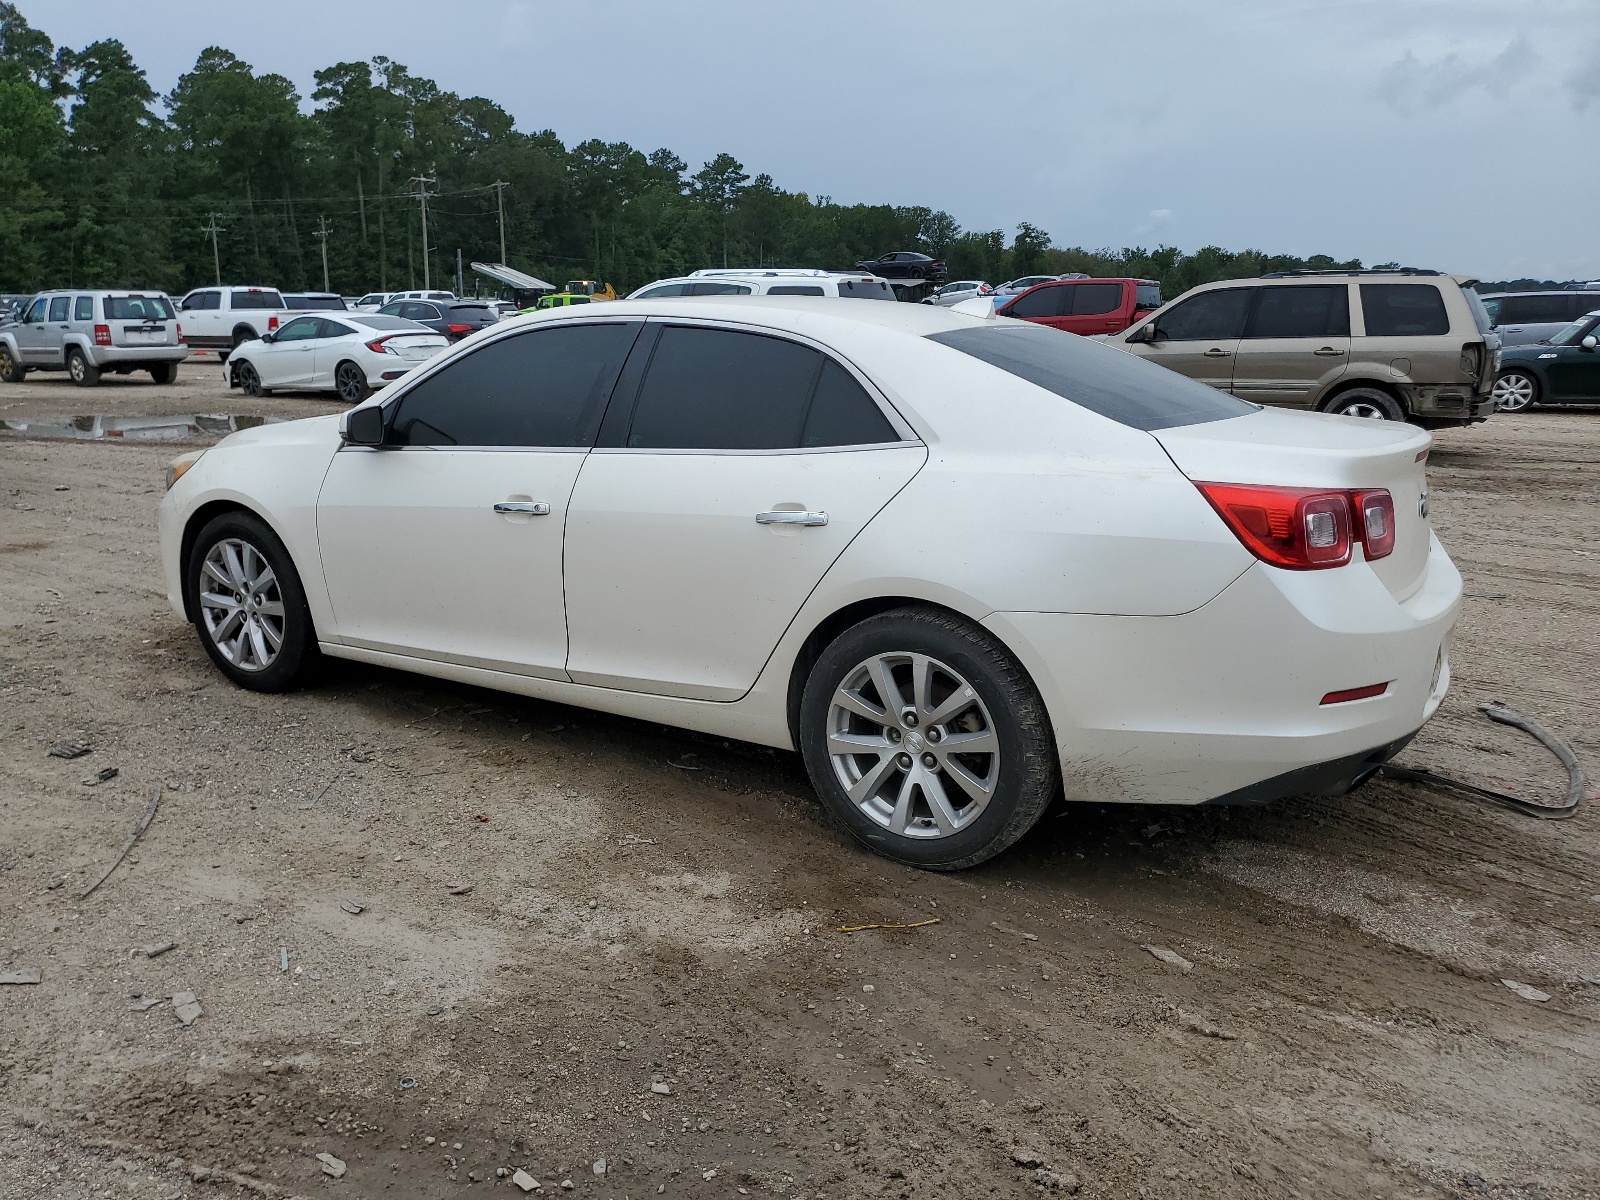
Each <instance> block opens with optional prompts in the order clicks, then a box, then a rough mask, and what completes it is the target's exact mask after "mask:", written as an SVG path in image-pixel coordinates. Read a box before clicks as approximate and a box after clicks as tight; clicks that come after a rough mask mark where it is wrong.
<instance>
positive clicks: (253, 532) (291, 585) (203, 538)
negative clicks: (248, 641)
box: [183, 510, 322, 692]
mask: <svg viewBox="0 0 1600 1200" xmlns="http://www.w3.org/2000/svg"><path fill="white" fill-rule="evenodd" d="M223 542H239V543H244V544H245V545H246V546H248V547H249V548H251V549H252V550H254V551H255V553H256V554H257V555H258V556H259V557H260V559H261V560H264V561H265V562H266V564H267V566H269V567H270V568H271V569H272V575H273V577H274V579H275V588H274V589H269V590H264V591H263V592H262V593H261V595H266V596H268V597H269V600H270V598H271V597H273V596H275V597H276V600H275V603H277V604H278V605H281V608H282V616H281V627H280V633H279V636H280V641H279V645H278V647H277V650H276V656H275V657H273V658H272V659H271V661H270V662H268V663H266V664H265V665H260V666H254V667H252V666H250V665H249V664H248V663H245V664H244V665H241V664H240V663H238V662H235V661H232V660H231V659H230V656H229V654H228V653H227V652H225V651H224V650H223V649H222V648H221V647H220V646H219V644H218V637H217V635H218V634H219V633H220V634H222V635H223V636H222V638H221V640H222V641H224V642H226V641H229V640H230V639H229V638H228V636H227V634H228V633H229V629H230V627H228V626H227V625H226V624H220V625H219V626H218V628H217V629H216V630H215V631H213V628H212V624H211V619H210V615H209V614H208V610H207V607H206V606H205V605H204V604H203V603H202V601H201V599H200V596H201V583H202V580H205V581H206V583H207V588H208V590H209V589H210V588H214V587H215V588H220V587H221V586H222V585H220V584H219V583H218V582H217V581H216V580H215V579H212V578H211V577H209V576H208V575H205V574H204V571H205V563H206V556H207V555H209V554H210V553H211V551H212V548H213V547H215V546H217V545H218V544H219V543H223ZM183 586H184V594H185V595H186V597H187V598H188V605H189V611H190V612H191V613H193V614H194V625H195V632H196V633H198V634H199V636H200V644H201V645H202V646H204V647H205V651H206V653H207V654H208V655H210V656H211V661H212V662H213V663H215V664H216V666H217V669H218V670H219V671H221V672H222V673H223V674H224V675H226V676H227V677H228V678H229V679H230V680H232V681H233V682H234V683H236V684H238V685H239V686H240V687H243V688H249V689H250V690H251V691H256V692H283V691H288V690H289V689H291V688H293V687H296V686H297V685H299V684H301V683H304V682H305V681H306V680H307V679H309V678H310V676H311V675H312V673H313V672H314V671H315V670H316V668H317V667H318V666H319V665H320V664H321V659H322V655H321V652H320V651H318V649H317V636H316V630H315V628H314V627H313V626H312V623H311V609H310V608H309V607H308V606H307V605H306V594H305V589H304V588H303V587H302V586H301V583H300V573H299V572H298V571H296V570H295V566H294V560H293V559H291V558H290V557H289V551H288V550H286V549H285V548H284V545H283V543H282V542H281V541H279V540H278V536H277V534H275V533H273V532H272V530H271V529H269V528H267V525H266V523H265V522H263V521H262V520H261V519H260V518H259V517H256V516H255V515H254V514H252V513H248V512H244V511H242V510H235V511H233V512H227V513H223V514H222V515H221V516H219V517H214V518H213V519H212V520H211V521H210V522H208V523H207V524H206V526H205V528H204V529H202V530H201V531H200V536H199V537H197V538H195V541H194V549H193V550H192V551H190V554H189V560H188V561H187V562H186V563H184V565H183ZM213 594H219V593H213ZM257 598H259V597H257ZM263 612H265V610H263ZM232 628H235V629H236V628H238V626H234V627H232ZM266 644H267V645H268V647H269V649H270V642H267V643H266Z"/></svg>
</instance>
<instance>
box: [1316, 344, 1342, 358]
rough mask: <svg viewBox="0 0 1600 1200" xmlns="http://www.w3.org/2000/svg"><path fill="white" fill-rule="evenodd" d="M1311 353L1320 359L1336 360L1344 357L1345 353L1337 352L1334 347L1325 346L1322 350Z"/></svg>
mask: <svg viewBox="0 0 1600 1200" xmlns="http://www.w3.org/2000/svg"><path fill="white" fill-rule="evenodd" d="M1311 353H1313V354H1315V355H1316V356H1317V357H1318V358H1336V357H1340V356H1342V355H1343V354H1344V351H1343V350H1335V349H1334V348H1333V347H1332V346H1324V347H1323V348H1322V349H1321V350H1313V351H1312V352H1311Z"/></svg>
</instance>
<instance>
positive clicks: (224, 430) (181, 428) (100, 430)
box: [0, 413, 285, 442]
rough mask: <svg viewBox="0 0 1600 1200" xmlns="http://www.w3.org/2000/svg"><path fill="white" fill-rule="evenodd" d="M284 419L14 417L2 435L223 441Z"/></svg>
mask: <svg viewBox="0 0 1600 1200" xmlns="http://www.w3.org/2000/svg"><path fill="white" fill-rule="evenodd" d="M284 419H285V418H283V417H263V416H258V415H255V414H253V413H190V414H185V415H177V416H163V417H130V416H120V415H119V416H112V415H108V414H97V415H93V416H77V417H41V418H38V419H33V418H29V417H12V418H6V419H4V420H0V433H9V434H17V435H21V436H24V437H32V438H66V439H70V440H72V441H87V442H93V441H107V440H111V439H117V440H121V441H128V442H184V441H190V440H192V439H195V438H221V437H226V436H227V435H228V434H230V433H234V432H236V431H238V430H240V429H254V428H255V427H256V426H257V425H271V424H275V423H276V422H278V421H282V420H284Z"/></svg>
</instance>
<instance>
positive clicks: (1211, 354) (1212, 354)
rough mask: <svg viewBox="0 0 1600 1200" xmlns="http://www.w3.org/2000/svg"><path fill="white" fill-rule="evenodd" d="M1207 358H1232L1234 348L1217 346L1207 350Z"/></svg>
mask: <svg viewBox="0 0 1600 1200" xmlns="http://www.w3.org/2000/svg"><path fill="white" fill-rule="evenodd" d="M1206 357H1207V358H1232V357H1233V351H1232V350H1218V349H1217V348H1216V347H1215V346H1213V347H1212V348H1211V349H1209V350H1207V351H1206Z"/></svg>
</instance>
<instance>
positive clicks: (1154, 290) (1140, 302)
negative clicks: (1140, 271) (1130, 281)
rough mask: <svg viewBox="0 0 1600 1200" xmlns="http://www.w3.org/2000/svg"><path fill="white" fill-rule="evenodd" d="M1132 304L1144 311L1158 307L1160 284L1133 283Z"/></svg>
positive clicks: (1159, 304)
mask: <svg viewBox="0 0 1600 1200" xmlns="http://www.w3.org/2000/svg"><path fill="white" fill-rule="evenodd" d="M1133 306H1134V307H1135V308H1137V309H1141V310H1143V311H1145V312H1152V311H1154V310H1155V309H1158V308H1160V307H1161V285H1160V284H1159V283H1140V284H1135V285H1134V297H1133Z"/></svg>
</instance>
